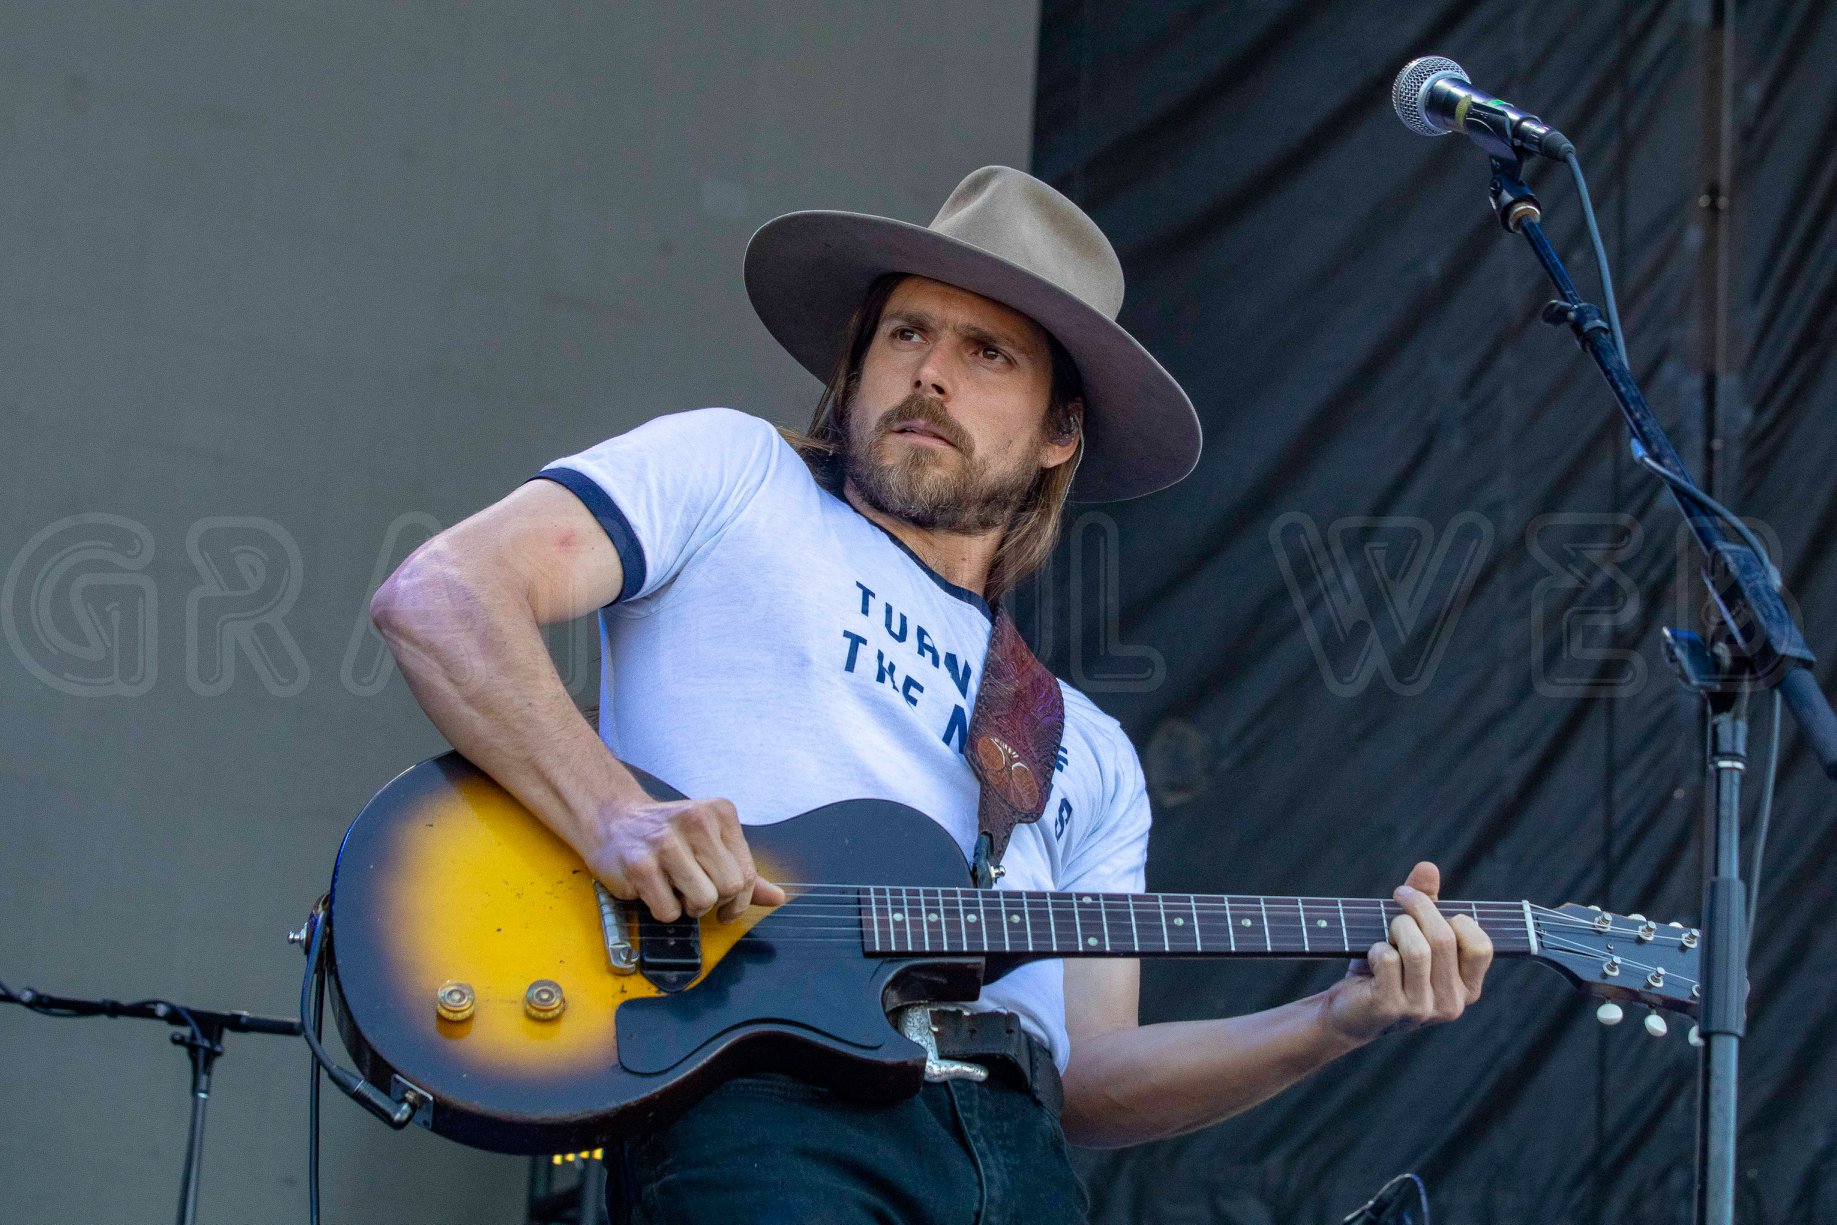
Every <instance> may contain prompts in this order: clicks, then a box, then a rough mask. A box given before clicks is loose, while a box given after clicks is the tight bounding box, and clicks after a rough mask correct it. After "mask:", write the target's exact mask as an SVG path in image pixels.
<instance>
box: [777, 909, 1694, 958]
mask: <svg viewBox="0 0 1837 1225" xmlns="http://www.w3.org/2000/svg"><path fill="white" fill-rule="evenodd" d="M865 906H866V904H865V903H863V904H862V905H860V906H852V907H848V908H847V909H846V910H845V911H842V912H837V913H829V914H799V913H796V912H793V913H791V914H787V915H785V916H783V917H782V918H780V919H778V920H777V928H778V930H780V931H786V930H789V929H799V930H804V931H838V932H844V933H857V932H860V931H861V930H862V928H863V926H864V924H865V925H866V926H874V925H876V924H877V923H880V922H884V923H885V924H886V925H887V926H888V928H889V929H891V927H892V926H893V924H895V923H899V924H909V923H910V922H912V920H907V919H904V918H900V919H894V918H893V917H892V914H893V913H902V912H887V911H885V910H884V909H881V910H875V911H873V912H871V913H869V914H867V915H866V916H865V917H864V916H863V914H862V911H863V909H864V908H865ZM915 913H926V914H934V913H935V914H937V915H938V916H939V917H938V918H936V919H929V920H927V922H930V923H936V924H939V925H940V929H942V925H945V924H948V923H957V924H959V925H960V926H965V927H966V926H967V924H969V923H971V922H976V921H977V920H979V919H982V914H983V912H978V913H976V914H972V913H970V911H969V909H968V908H965V909H964V910H963V911H962V913H961V915H957V914H952V913H950V912H949V911H948V909H945V910H938V911H923V912H920V911H917V910H916V909H915ZM998 913H1000V914H1003V915H1006V916H1007V917H1008V921H1009V923H1010V924H1013V923H1015V922H1018V921H1025V920H1028V919H1032V920H1038V921H1045V922H1047V923H1049V924H1053V925H1055V926H1056V925H1057V924H1058V923H1061V922H1066V921H1068V920H1069V921H1070V922H1071V923H1072V924H1073V927H1074V930H1075V929H1076V927H1077V925H1078V924H1079V923H1080V922H1092V923H1103V924H1104V925H1105V926H1106V927H1109V926H1112V925H1114V926H1118V927H1120V925H1121V923H1122V922H1123V921H1124V919H1125V918H1127V917H1129V916H1128V913H1127V912H1126V911H1123V910H1117V909H1108V910H1105V911H1104V912H1102V913H1101V914H1099V915H1092V914H1090V913H1089V912H1088V911H1079V910H1077V909H1075V908H1066V907H1059V908H1054V909H1046V908H1041V907H1034V908H1032V910H1031V911H1030V912H1023V911H1022V910H1018V909H1015V908H1008V909H1006V910H1002V911H998ZM882 916H884V919H883V918H882ZM1174 917H1175V918H1178V919H1184V916H1174ZM1214 917H1216V916H1214ZM1395 917H1396V916H1394V915H1393V916H1389V918H1395ZM1509 917H1510V918H1511V920H1512V921H1511V922H1509V923H1500V924H1499V925H1498V926H1497V928H1496V929H1495V930H1493V931H1491V932H1489V934H1490V935H1493V936H1496V937H1515V936H1518V935H1521V934H1523V932H1524V924H1523V920H1522V912H1515V913H1513V914H1511V915H1510V916H1509ZM1160 919H1161V916H1160V915H1159V913H1158V912H1149V913H1143V912H1141V911H1137V912H1136V913H1135V916H1134V924H1133V927H1134V929H1135V930H1136V931H1138V932H1139V930H1140V928H1141V927H1142V926H1143V925H1144V924H1146V925H1147V926H1149V927H1150V928H1152V927H1154V926H1156V925H1158V924H1159V922H1160ZM1380 919H1385V914H1384V912H1379V913H1377V914H1373V913H1371V912H1369V911H1367V912H1363V913H1355V912H1352V911H1348V913H1347V915H1346V923H1347V926H1348V927H1350V926H1352V925H1354V924H1357V925H1359V926H1360V927H1366V926H1367V925H1369V924H1372V923H1373V922H1374V921H1376V920H1380ZM762 921H763V920H762ZM982 921H984V922H986V921H987V920H986V919H983V920H982ZM1174 926H1176V927H1182V928H1183V927H1184V926H1185V924H1184V922H1177V923H1175V924H1174ZM1239 926H1241V927H1242V929H1243V930H1244V931H1245V932H1247V933H1250V934H1249V936H1248V938H1249V939H1251V940H1253V941H1254V940H1255V939H1256V934H1257V933H1262V932H1267V933H1268V934H1269V936H1270V937H1271V938H1274V937H1277V936H1281V937H1283V938H1284V939H1285V940H1292V939H1294V938H1295V937H1296V936H1297V935H1299V934H1302V933H1306V932H1312V931H1317V930H1318V931H1320V932H1321V933H1322V934H1323V935H1325V936H1327V937H1329V938H1330V937H1331V935H1332V933H1333V930H1334V928H1335V927H1337V926H1338V924H1337V923H1328V924H1326V925H1325V926H1322V925H1321V922H1320V921H1318V920H1317V921H1316V923H1315V924H1314V926H1313V927H1309V926H1307V925H1305V924H1303V923H1302V922H1300V921H1299V920H1297V919H1294V918H1289V919H1278V918H1276V917H1274V916H1272V917H1271V918H1270V919H1269V921H1268V922H1267V923H1258V924H1250V923H1241V924H1240V925H1239ZM1535 926H1536V927H1537V930H1538V931H1539V932H1540V933H1541V934H1540V939H1542V940H1544V941H1546V942H1548V941H1552V940H1556V939H1559V938H1560V936H1559V935H1558V934H1557V932H1555V931H1552V930H1551V928H1550V926H1549V925H1546V924H1536V925H1535ZM918 930H919V931H921V932H922V931H924V930H925V929H924V928H922V927H921V928H919V929H918ZM996 930H1000V929H999V928H997V929H996ZM1194 930H1200V929H1199V928H1198V927H1197V926H1196V927H1195V929H1194ZM1213 930H1214V931H1216V928H1215V927H1214V928H1213ZM1229 930H1230V931H1232V932H1233V933H1235V932H1236V931H1237V930H1238V928H1237V927H1233V928H1231V929H1229ZM1388 930H1389V922H1388V921H1384V922H1381V923H1379V925H1378V926H1377V928H1376V934H1378V935H1380V936H1382V935H1383V934H1384V933H1385V932H1387V931H1388ZM1571 930H1573V931H1582V930H1586V931H1588V932H1590V933H1595V934H1601V935H1610V934H1618V935H1621V936H1623V937H1633V936H1635V933H1634V932H1631V931H1626V930H1623V929H1615V931H1614V932H1598V930H1597V929H1596V928H1594V927H1593V925H1590V924H1576V925H1573V926H1572V928H1571ZM1203 935H1204V933H1203V931H1201V936H1202V938H1203ZM1213 938H1214V939H1217V937H1216V936H1214V937H1213ZM1343 938H1345V939H1348V940H1349V939H1350V937H1349V936H1343ZM1681 944H1682V939H1681V938H1675V937H1674V938H1671V939H1660V938H1657V937H1655V938H1653V939H1652V940H1648V941H1644V942H1642V944H1641V945H1640V947H1666V948H1669V947H1673V946H1675V945H1681ZM1577 947H1586V946H1577Z"/></svg>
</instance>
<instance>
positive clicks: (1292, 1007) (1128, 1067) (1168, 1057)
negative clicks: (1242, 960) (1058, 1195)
mask: <svg viewBox="0 0 1837 1225" xmlns="http://www.w3.org/2000/svg"><path fill="white" fill-rule="evenodd" d="M1320 999H1321V997H1320V996H1310V997H1308V998H1306V999H1301V1000H1296V1001H1295V1002H1294V1003H1292V1004H1284V1005H1283V1006H1281V1007H1280V1008H1272V1009H1270V1010H1268V1011H1267V1012H1258V1013H1253V1014H1251V1015H1250V1016H1243V1017H1225V1018H1223V1019H1219V1020H1209V1021H1170V1022H1165V1023H1162V1024H1159V1025H1144V1026H1140V1027H1130V1028H1126V1029H1119V1030H1116V1031H1114V1032H1111V1033H1106V1034H1099V1035H1095V1036H1092V1037H1088V1038H1085V1039H1082V1040H1081V1041H1079V1042H1078V1043H1077V1044H1076V1045H1075V1047H1074V1049H1073V1052H1072V1059H1071V1064H1070V1066H1069V1067H1068V1068H1067V1069H1066V1076H1065V1115H1064V1124H1065V1132H1066V1137H1067V1138H1068V1139H1069V1140H1071V1142H1072V1143H1074V1144H1080V1145H1085V1146H1088V1147H1093V1148H1118V1147H1121V1146H1123V1145H1127V1144H1140V1143H1142V1142H1143V1141H1146V1140H1158V1139H1161V1138H1163V1137H1166V1136H1175V1135H1179V1134H1181V1133H1182V1132H1188V1131H1192V1130H1194V1129H1196V1128H1200V1127H1205V1126H1208V1125H1210V1124H1212V1123H1216V1122H1218V1121H1219V1120H1221V1119H1225V1118H1229V1117H1230V1116H1231V1115H1234V1114H1237V1113H1238V1112H1239V1111H1243V1110H1248V1109H1249V1108H1250V1107H1252V1106H1254V1105H1256V1104H1257V1103H1258V1102H1261V1101H1263V1100H1265V1099H1266V1098H1269V1097H1272V1096H1274V1095H1275V1094H1276V1093H1279V1092H1281V1091H1282V1090H1283V1089H1285V1088H1287V1087H1288V1086H1289V1085H1292V1084H1294V1083H1295V1082H1296V1081H1298V1080H1300V1079H1301V1078H1302V1077H1304V1076H1306V1075H1307V1074H1308V1073H1310V1072H1312V1071H1314V1070H1315V1069H1316V1068H1319V1067H1321V1066H1322V1065H1323V1064H1326V1063H1329V1062H1331V1061H1332V1060H1334V1059H1336V1058H1338V1057H1339V1056H1340V1055H1343V1054H1345V1053H1346V1052H1347V1051H1350V1050H1352V1049H1354V1048H1355V1047H1357V1046H1358V1045H1359V1043H1357V1042H1355V1041H1353V1040H1351V1039H1348V1038H1346V1037H1343V1036H1341V1035H1339V1034H1337V1033H1335V1032H1333V1031H1332V1030H1330V1029H1328V1028H1327V1027H1326V1026H1324V1025H1323V1024H1322V1023H1321V1017H1320Z"/></svg>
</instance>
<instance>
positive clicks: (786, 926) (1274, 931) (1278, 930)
mask: <svg viewBox="0 0 1837 1225" xmlns="http://www.w3.org/2000/svg"><path fill="white" fill-rule="evenodd" d="M939 915H941V916H939V918H933V920H928V922H931V924H937V927H935V931H937V935H939V938H941V940H950V938H952V937H950V927H948V924H950V922H952V918H953V916H950V915H944V913H942V911H939ZM1010 915H1014V913H1012V911H1010ZM970 918H972V916H970V915H964V916H963V918H957V924H959V927H957V931H959V938H968V933H970V926H968V920H970ZM1348 920H1350V916H1348ZM1370 920H1372V916H1370V915H1367V916H1363V918H1359V920H1358V922H1359V924H1361V927H1363V929H1361V931H1359V938H1358V942H1356V948H1367V944H1365V935H1374V937H1381V935H1383V931H1385V929H1383V927H1376V929H1372V927H1365V924H1370ZM761 922H764V920H761ZM909 922H911V920H895V918H891V916H887V920H885V926H887V931H889V938H898V937H906V938H907V942H917V940H924V938H926V935H928V933H930V931H933V927H918V929H917V931H911V927H909ZM895 924H902V926H906V927H907V931H895ZM1010 924H1012V918H1010ZM878 926H880V922H878V920H876V916H869V918H867V920H865V922H863V918H862V916H860V915H858V913H856V915H852V916H849V918H847V920H840V922H827V920H803V922H797V920H794V916H786V918H783V920H779V922H777V924H775V926H773V931H772V935H770V937H759V938H816V940H832V942H851V944H852V942H858V940H862V938H865V937H867V935H871V933H869V927H873V929H874V931H878ZM1108 927H1110V924H1106V933H1104V935H1106V937H1108ZM1348 927H1350V922H1348ZM1139 929H1141V924H1137V927H1135V933H1137V935H1135V938H1139ZM1150 929H1152V924H1150ZM748 931H751V929H748ZM975 931H977V933H981V931H1007V937H1005V942H1010V940H1012V935H1014V931H1012V929H1010V927H1009V929H1003V927H983V926H977V927H975ZM1073 931H1076V933H1078V935H1080V937H1084V938H1086V942H1089V940H1093V938H1099V937H1097V935H1095V933H1084V931H1082V929H1080V927H1076V926H1075V927H1073ZM1301 931H1306V929H1304V927H1301V926H1299V924H1293V920H1291V922H1290V924H1277V922H1271V924H1269V927H1268V935H1269V938H1275V937H1282V938H1284V942H1286V940H1293V938H1295V935H1299V933H1301ZM808 933H836V935H808ZM1196 933H1198V937H1200V938H1201V940H1203V935H1205V933H1203V931H1198V929H1196ZM1328 935H1330V929H1328ZM1497 935H1501V937H1517V935H1519V929H1516V927H1505V929H1501V931H1499V933H1497ZM1058 937H1060V933H1058V926H1056V922H1054V924H1053V926H1051V927H1049V937H1047V938H1051V940H1054V944H1056V942H1058ZM738 938H746V937H744V935H742V937H738ZM1341 938H1343V940H1345V942H1347V944H1354V940H1352V935H1350V931H1348V933H1345V935H1343V937H1341ZM1168 940H1172V933H1168ZM988 942H990V944H994V937H988ZM1214 942H1216V937H1214ZM1251 942H1253V946H1251V948H1249V950H1245V951H1255V935H1253V937H1251ZM1376 942H1378V940H1376V938H1374V940H1372V944H1376ZM1196 944H1198V940H1196ZM1543 944H1549V946H1561V948H1563V951H1576V953H1587V955H1591V957H1593V955H1595V953H1596V950H1593V948H1589V946H1585V944H1576V942H1574V940H1567V938H1563V937H1560V935H1554V933H1549V931H1547V933H1545V935H1543ZM1075 948H1076V946H1075ZM996 951H999V950H996ZM1286 951H1308V950H1286ZM1323 951H1332V950H1323ZM1339 951H1345V950H1339ZM1514 951H1516V950H1514ZM1622 964H1628V966H1639V968H1644V970H1653V968H1655V966H1650V964H1646V962H1639V961H1628V959H1626V957H1622ZM1692 981H1694V979H1692Z"/></svg>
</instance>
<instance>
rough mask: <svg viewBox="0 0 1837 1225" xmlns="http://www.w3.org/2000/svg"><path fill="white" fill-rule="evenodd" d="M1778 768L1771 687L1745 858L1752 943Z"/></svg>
mask: <svg viewBox="0 0 1837 1225" xmlns="http://www.w3.org/2000/svg"><path fill="white" fill-rule="evenodd" d="M1779 768H1780V690H1779V686H1777V685H1775V686H1774V688H1773V721H1772V726H1770V727H1769V728H1768V729H1767V772H1766V773H1765V774H1763V775H1761V783H1760V820H1759V821H1758V822H1757V823H1756V829H1755V831H1754V850H1753V851H1752V852H1751V853H1750V855H1749V858H1748V872H1747V877H1748V931H1747V937H1748V945H1749V947H1750V948H1752V947H1753V944H1754V916H1755V914H1756V912H1757V910H1758V908H1759V906H1760V865H1761V857H1762V856H1763V855H1765V854H1766V851H1767V822H1768V821H1769V820H1771V819H1772V817H1773V779H1774V776H1775V775H1776V774H1777V773H1778V772H1779Z"/></svg>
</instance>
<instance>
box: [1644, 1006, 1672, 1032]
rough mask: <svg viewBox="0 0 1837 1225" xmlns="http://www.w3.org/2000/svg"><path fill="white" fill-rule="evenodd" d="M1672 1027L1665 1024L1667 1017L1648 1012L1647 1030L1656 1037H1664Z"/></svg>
mask: <svg viewBox="0 0 1837 1225" xmlns="http://www.w3.org/2000/svg"><path fill="white" fill-rule="evenodd" d="M1670 1029H1671V1027H1670V1026H1669V1025H1667V1024H1665V1018H1664V1017H1661V1016H1659V1015H1658V1013H1656V1012H1648V1013H1647V1014H1646V1032H1647V1033H1649V1034H1651V1035H1652V1036H1653V1037H1654V1038H1662V1037H1664V1036H1665V1034H1666V1033H1667V1032H1669V1031H1670Z"/></svg>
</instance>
